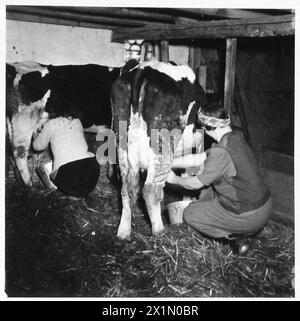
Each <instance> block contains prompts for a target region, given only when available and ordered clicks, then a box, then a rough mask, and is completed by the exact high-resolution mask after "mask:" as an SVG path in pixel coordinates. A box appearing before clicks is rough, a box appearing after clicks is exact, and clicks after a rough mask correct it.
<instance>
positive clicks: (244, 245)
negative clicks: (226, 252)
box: [225, 233, 253, 256]
mask: <svg viewBox="0 0 300 321" xmlns="http://www.w3.org/2000/svg"><path fill="white" fill-rule="evenodd" d="M252 235H253V233H248V234H230V235H228V236H226V237H225V239H226V240H228V241H229V243H230V245H231V248H232V250H233V252H234V253H235V254H238V255H241V256H246V255H247V254H248V252H249V250H250V249H251V248H252V246H253V244H252V242H251V240H250V237H251V236H252Z"/></svg>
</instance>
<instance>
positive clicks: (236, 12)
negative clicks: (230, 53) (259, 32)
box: [174, 8, 270, 19]
mask: <svg viewBox="0 0 300 321" xmlns="http://www.w3.org/2000/svg"><path fill="white" fill-rule="evenodd" d="M174 10H176V11H178V13H180V12H182V13H185V12H186V13H189V14H191V15H193V16H194V17H196V16H199V17H201V16H202V17H203V16H214V17H220V18H228V19H251V18H254V19H255V18H261V17H264V18H267V17H270V15H269V14H266V13H261V12H255V11H251V10H247V9H245V10H244V9H210V8H206V9H200V8H176V9H174Z"/></svg>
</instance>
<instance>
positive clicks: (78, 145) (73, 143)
mask: <svg viewBox="0 0 300 321" xmlns="http://www.w3.org/2000/svg"><path fill="white" fill-rule="evenodd" d="M61 104H64V110H65V111H67V110H68V109H70V111H69V112H68V114H70V115H72V112H71V111H72V109H71V107H70V108H68V106H66V105H67V104H68V102H61ZM73 116H74V115H73ZM73 116H65V117H55V118H50V119H49V120H48V121H47V122H46V123H45V124H44V126H43V127H42V128H41V130H40V131H39V132H38V133H37V134H35V136H34V140H33V148H34V149H35V150H37V151H42V150H44V149H45V148H47V147H48V145H49V144H50V147H51V151H52V154H53V163H52V164H51V165H52V169H51V170H50V171H49V168H48V170H47V167H46V168H45V167H42V168H39V169H38V171H39V173H40V177H43V176H44V177H45V176H46V177H48V178H49V176H50V180H51V181H52V182H53V184H54V185H52V187H53V188H56V187H57V188H58V189H59V190H60V191H61V192H63V193H64V194H66V195H69V196H75V197H80V198H83V199H85V198H87V196H88V195H89V194H90V193H91V191H92V190H93V189H94V188H95V186H96V184H97V182H98V178H99V174H100V165H99V164H98V162H97V160H96V157H95V155H94V154H93V153H91V152H89V151H88V146H87V143H86V140H85V137H84V132H83V127H82V124H81V121H80V120H79V119H78V118H75V117H73ZM43 181H44V183H45V184H46V185H48V186H49V181H48V182H47V179H44V180H43ZM50 184H51V183H50ZM49 187H50V186H49Z"/></svg>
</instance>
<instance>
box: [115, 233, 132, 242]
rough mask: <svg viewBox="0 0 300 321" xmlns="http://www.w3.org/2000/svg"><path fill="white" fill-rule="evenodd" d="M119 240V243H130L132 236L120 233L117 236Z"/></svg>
mask: <svg viewBox="0 0 300 321" xmlns="http://www.w3.org/2000/svg"><path fill="white" fill-rule="evenodd" d="M117 239H118V240H119V241H130V239H131V238H130V234H128V233H118V234H117Z"/></svg>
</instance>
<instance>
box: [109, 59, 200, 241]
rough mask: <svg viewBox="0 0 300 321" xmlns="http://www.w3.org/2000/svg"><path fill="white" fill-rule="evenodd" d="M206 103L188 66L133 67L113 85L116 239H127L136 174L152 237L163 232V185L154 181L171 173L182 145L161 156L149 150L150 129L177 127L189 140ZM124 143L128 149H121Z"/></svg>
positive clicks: (157, 64) (154, 64)
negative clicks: (118, 198) (118, 181)
mask: <svg viewBox="0 0 300 321" xmlns="http://www.w3.org/2000/svg"><path fill="white" fill-rule="evenodd" d="M205 104H206V97H205V95H204V92H203V90H202V88H201V87H200V85H199V83H198V81H197V80H196V77H195V74H194V73H193V71H192V69H191V68H189V67H188V66H174V65H173V64H170V63H164V62H158V61H150V62H143V63H141V64H139V65H138V64H137V63H136V67H135V68H132V69H131V70H130V71H125V72H122V73H121V75H120V77H119V78H118V79H117V81H116V82H115V83H114V84H113V88H112V108H113V119H114V122H113V123H114V129H115V132H116V134H117V143H118V161H119V167H120V172H121V177H122V190H121V194H122V204H123V208H122V217H121V221H120V225H119V228H118V233H117V236H118V238H120V239H128V238H130V233H131V214H132V209H133V208H134V207H135V205H136V200H137V194H138V186H139V177H140V175H139V173H140V169H146V170H147V177H146V181H145V183H144V186H143V197H144V200H145V203H146V207H147V211H148V214H149V217H150V221H151V225H152V234H154V235H156V234H159V233H161V232H162V231H163V229H164V226H163V222H162V218H161V205H160V203H161V200H162V199H163V188H164V186H163V185H156V184H155V182H154V178H155V175H156V173H157V171H158V170H160V171H161V170H163V171H166V172H169V171H170V168H171V163H172V160H173V156H174V152H176V148H178V146H179V145H180V144H181V142H180V141H179V142H178V141H177V146H171V144H170V143H169V144H167V148H165V149H164V152H163V153H162V154H160V152H159V151H158V150H157V149H154V148H153V145H150V137H151V130H152V129H156V130H162V129H167V130H168V131H172V130H173V129H175V128H178V129H180V130H182V131H183V134H182V135H183V136H185V135H188V136H190V138H191V141H192V134H193V129H194V123H195V121H196V118H197V111H198V109H199V107H201V106H203V105H205ZM125 121H126V122H127V124H128V131H126V133H124V131H122V132H121V130H119V127H120V122H125ZM182 131H180V133H181V132H182ZM124 136H127V137H124ZM181 138H182V137H181ZM124 139H125V140H127V141H128V144H124ZM151 143H153V142H151ZM161 143H162V141H160V143H159V144H161ZM175 145H176V144H175ZM172 147H173V150H172Z"/></svg>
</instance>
